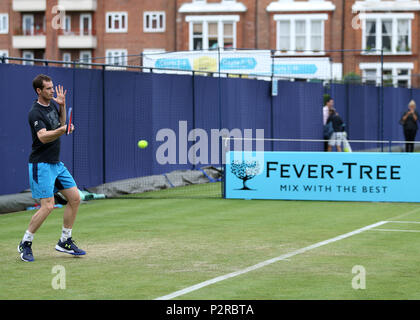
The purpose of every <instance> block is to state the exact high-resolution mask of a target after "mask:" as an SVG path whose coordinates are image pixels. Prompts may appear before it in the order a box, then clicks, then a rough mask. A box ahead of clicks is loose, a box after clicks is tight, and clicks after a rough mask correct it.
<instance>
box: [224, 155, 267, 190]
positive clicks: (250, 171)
mask: <svg viewBox="0 0 420 320" xmlns="http://www.w3.org/2000/svg"><path fill="white" fill-rule="evenodd" d="M230 170H231V171H232V173H233V174H234V175H235V176H236V177H237V178H238V179H241V180H242V183H243V187H242V189H240V190H251V189H250V188H248V186H247V185H246V182H247V181H248V180H251V179H252V178H254V177H255V176H256V175H257V174H259V173H260V164H259V163H258V161H238V160H236V161H232V162H231V166H230Z"/></svg>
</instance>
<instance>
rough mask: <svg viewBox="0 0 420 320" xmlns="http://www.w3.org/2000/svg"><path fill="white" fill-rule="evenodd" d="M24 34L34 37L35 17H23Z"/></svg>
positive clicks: (30, 15) (26, 15)
mask: <svg viewBox="0 0 420 320" xmlns="http://www.w3.org/2000/svg"><path fill="white" fill-rule="evenodd" d="M22 32H23V35H25V36H29V35H34V15H33V14H25V15H23V17H22Z"/></svg>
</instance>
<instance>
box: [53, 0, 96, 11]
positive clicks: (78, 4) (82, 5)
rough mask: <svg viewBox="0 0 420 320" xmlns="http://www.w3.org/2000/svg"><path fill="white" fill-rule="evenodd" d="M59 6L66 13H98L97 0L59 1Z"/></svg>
mask: <svg viewBox="0 0 420 320" xmlns="http://www.w3.org/2000/svg"><path fill="white" fill-rule="evenodd" d="M58 5H59V6H61V7H63V8H64V10H66V11H96V8H97V1H96V0H58Z"/></svg>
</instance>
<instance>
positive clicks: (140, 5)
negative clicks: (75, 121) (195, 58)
mask: <svg viewBox="0 0 420 320" xmlns="http://www.w3.org/2000/svg"><path fill="white" fill-rule="evenodd" d="M57 6H58V7H57ZM419 12H420V3H419V1H418V0H141V1H140V0H106V1H105V0H2V1H0V55H8V56H11V57H26V58H39V59H50V60H64V61H73V60H78V59H81V60H84V61H94V62H107V63H113V64H125V63H128V64H140V63H141V58H140V56H139V55H140V54H141V53H143V52H150V51H155V52H156V51H157V52H162V51H165V52H168V51H182V50H199V49H200V50H201V49H212V48H216V47H219V48H224V50H229V49H232V48H238V49H272V50H273V52H275V55H276V57H278V58H279V59H288V60H290V61H303V60H305V59H306V60H308V59H312V61H318V62H319V63H324V62H323V61H329V63H330V66H331V73H332V74H334V75H335V77H338V78H340V77H343V76H345V75H346V74H349V73H352V72H355V73H357V74H359V75H360V76H362V78H363V80H364V81H365V82H368V83H379V81H380V79H381V74H380V71H381V55H380V51H371V52H366V51H365V52H362V51H361V50H364V49H366V50H368V49H369V50H372V49H375V48H377V49H381V48H383V52H384V57H383V67H384V79H385V81H386V82H387V83H389V84H393V85H400V86H411V85H416V86H418V85H419V83H417V78H416V76H415V75H417V74H420V66H419V63H418V55H419V50H420V46H419V39H418V35H419V30H420V20H419ZM340 50H346V51H340ZM26 63H31V62H26ZM320 65H321V64H320Z"/></svg>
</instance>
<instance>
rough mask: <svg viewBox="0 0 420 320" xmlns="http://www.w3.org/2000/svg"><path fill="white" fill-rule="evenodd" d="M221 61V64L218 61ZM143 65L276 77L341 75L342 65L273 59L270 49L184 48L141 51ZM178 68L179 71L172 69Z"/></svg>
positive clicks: (307, 59) (321, 60)
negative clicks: (157, 51)
mask: <svg viewBox="0 0 420 320" xmlns="http://www.w3.org/2000/svg"><path fill="white" fill-rule="evenodd" d="M219 61H220V63H219ZM143 66H144V67H148V68H156V69H171V70H154V71H153V72H156V73H162V72H164V73H181V74H182V73H186V72H188V71H192V70H194V71H198V72H200V71H201V72H218V71H219V67H220V72H222V73H230V74H244V75H250V76H272V75H273V76H277V77H286V78H303V79H331V78H337V79H340V78H341V76H342V75H341V64H340V63H331V61H330V59H329V58H323V57H302V58H278V57H275V58H274V59H273V58H272V55H271V52H270V50H240V51H229V50H226V51H220V52H219V51H217V50H209V51H185V52H168V53H165V52H161V53H153V52H150V53H143ZM174 70H179V71H174Z"/></svg>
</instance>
